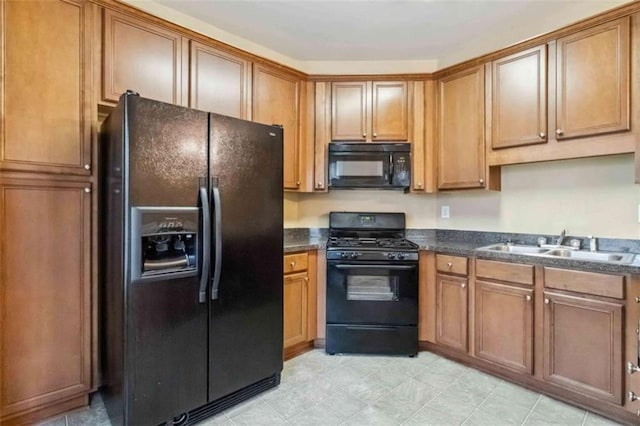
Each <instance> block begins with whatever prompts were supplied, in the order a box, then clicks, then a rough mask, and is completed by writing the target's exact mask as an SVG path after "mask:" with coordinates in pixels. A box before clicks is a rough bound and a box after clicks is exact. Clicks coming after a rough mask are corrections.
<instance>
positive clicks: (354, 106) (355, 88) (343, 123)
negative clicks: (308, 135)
mask: <svg viewBox="0 0 640 426" xmlns="http://www.w3.org/2000/svg"><path fill="white" fill-rule="evenodd" d="M367 92H368V90H367V83H366V82H364V81H350V82H339V83H332V84H331V139H332V140H334V141H363V142H364V141H366V140H367V128H368V127H369V126H368V125H367V104H368V99H367V98H368V96H367Z"/></svg>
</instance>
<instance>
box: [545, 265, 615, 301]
mask: <svg viewBox="0 0 640 426" xmlns="http://www.w3.org/2000/svg"><path fill="white" fill-rule="evenodd" d="M544 286H545V287H549V288H556V289H558V290H567V291H575V292H578V293H586V294H593V295H596V296H605V297H613V298H616V299H624V277H623V276H621V275H608V274H599V273H597V272H584V271H572V270H568V269H558V268H544Z"/></svg>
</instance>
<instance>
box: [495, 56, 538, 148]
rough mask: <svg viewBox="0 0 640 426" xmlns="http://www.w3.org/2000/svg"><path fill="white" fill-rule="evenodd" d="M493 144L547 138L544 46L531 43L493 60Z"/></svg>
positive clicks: (514, 143)
mask: <svg viewBox="0 0 640 426" xmlns="http://www.w3.org/2000/svg"><path fill="white" fill-rule="evenodd" d="M492 66H493V72H492V80H493V82H492V83H493V84H492V92H493V93H492V97H491V101H492V117H493V119H492V135H491V146H492V147H493V148H508V147H512V146H520V145H530V144H536V143H545V142H546V141H547V135H546V131H547V130H546V129H547V79H546V76H547V47H546V46H545V45H543V46H538V47H534V48H533V49H529V50H526V51H524V52H520V53H516V54H515V55H511V56H507V57H506V58H502V59H499V60H497V61H494V62H493V64H492Z"/></svg>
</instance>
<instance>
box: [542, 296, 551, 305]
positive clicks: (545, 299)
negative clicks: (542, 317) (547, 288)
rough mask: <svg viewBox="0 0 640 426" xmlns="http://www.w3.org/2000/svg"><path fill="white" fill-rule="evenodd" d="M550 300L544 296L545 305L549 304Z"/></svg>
mask: <svg viewBox="0 0 640 426" xmlns="http://www.w3.org/2000/svg"><path fill="white" fill-rule="evenodd" d="M549 302H551V301H550V300H549V299H547V298H546V297H545V298H544V304H545V305H548V304H549Z"/></svg>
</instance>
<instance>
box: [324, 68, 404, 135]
mask: <svg viewBox="0 0 640 426" xmlns="http://www.w3.org/2000/svg"><path fill="white" fill-rule="evenodd" d="M331 86H332V87H331V139H332V140H337V141H362V142H365V141H366V142H376V141H406V140H407V139H408V128H409V119H408V115H409V114H408V109H409V104H408V98H409V96H408V84H407V82H406V81H373V82H372V81H366V82H365V81H350V82H334V83H332V85H331Z"/></svg>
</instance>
